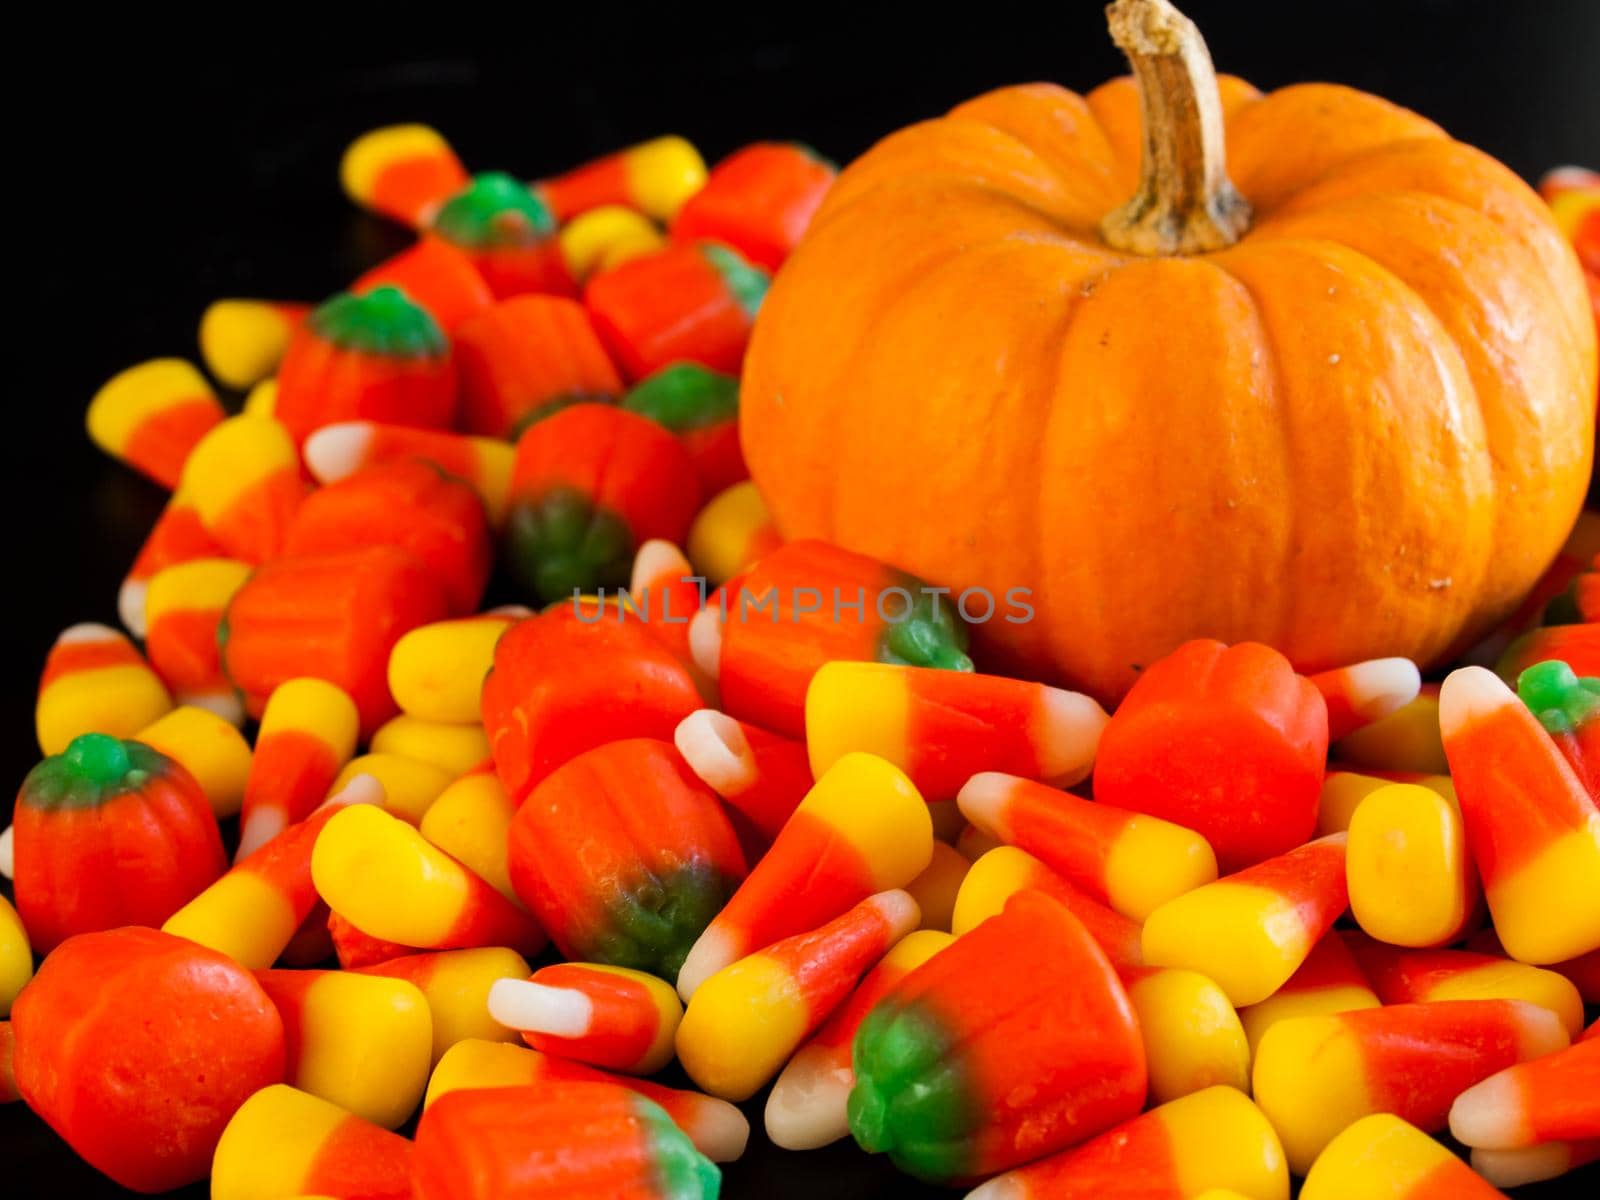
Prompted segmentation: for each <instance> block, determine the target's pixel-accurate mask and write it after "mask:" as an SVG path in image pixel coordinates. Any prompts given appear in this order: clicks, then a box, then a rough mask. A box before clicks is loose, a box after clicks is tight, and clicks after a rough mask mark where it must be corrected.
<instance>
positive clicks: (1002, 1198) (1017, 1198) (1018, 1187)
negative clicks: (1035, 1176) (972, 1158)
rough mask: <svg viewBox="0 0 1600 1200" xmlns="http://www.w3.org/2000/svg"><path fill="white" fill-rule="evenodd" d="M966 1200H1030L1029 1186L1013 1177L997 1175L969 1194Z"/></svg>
mask: <svg viewBox="0 0 1600 1200" xmlns="http://www.w3.org/2000/svg"><path fill="white" fill-rule="evenodd" d="M966 1200H1028V1185H1027V1184H1025V1183H1023V1182H1022V1181H1021V1180H1020V1179H1016V1178H1013V1177H1012V1176H1011V1175H1009V1174H1007V1175H996V1176H995V1177H994V1178H993V1179H991V1180H989V1181H988V1182H987V1183H980V1184H979V1185H978V1186H977V1187H975V1188H973V1189H972V1190H971V1191H970V1192H968V1193H967V1197H966Z"/></svg>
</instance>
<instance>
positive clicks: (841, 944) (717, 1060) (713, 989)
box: [677, 891, 921, 1100]
mask: <svg viewBox="0 0 1600 1200" xmlns="http://www.w3.org/2000/svg"><path fill="white" fill-rule="evenodd" d="M920 916H921V914H920V913H919V912H918V910H917V904H916V901H915V900H913V899H912V898H911V897H910V895H909V894H907V893H906V892H903V891H887V892H881V893H879V894H878V895H876V896H871V897H868V898H867V899H866V900H863V901H862V902H861V903H860V904H857V905H856V906H855V907H854V908H852V909H850V910H849V911H848V912H846V913H844V914H843V915H842V916H839V917H836V918H834V919H833V920H832V921H829V922H828V923H827V924H826V925H823V926H821V927H819V928H817V929H815V930H813V931H812V932H810V933H803V934H797V935H795V936H794V937H789V938H785V939H783V940H782V941H778V942H775V943H773V944H771V945H769V946H767V947H766V948H765V949H763V950H759V951H757V952H756V953H754V954H752V955H750V956H749V957H747V958H743V959H741V960H739V961H738V962H736V963H733V964H731V965H729V966H726V967H724V968H722V969H721V970H720V971H718V972H716V974H714V975H712V976H711V977H710V978H708V979H706V980H704V981H703V982H702V983H701V984H700V985H699V987H697V988H696V989H695V990H694V995H693V998H692V999H691V1000H690V1002H689V1008H688V1010H687V1011H686V1012H685V1013H684V1017H683V1023H682V1024H681V1025H680V1026H679V1027H678V1037H677V1049H678V1060H679V1061H680V1062H681V1063H682V1064H683V1068H684V1070H685V1071H687V1072H688V1073H689V1078H691V1079H693V1080H694V1081H695V1082H696V1083H697V1084H699V1085H700V1086H701V1087H702V1088H704V1089H705V1090H706V1091H707V1092H709V1093H711V1094H712V1095H713V1096H721V1097H723V1098H724V1099H726V1100H745V1099H748V1098H749V1097H750V1096H751V1095H753V1094H754V1093H755V1092H756V1091H757V1089H759V1088H761V1087H762V1086H763V1085H764V1084H766V1083H767V1082H768V1081H769V1080H770V1079H771V1078H772V1077H773V1076H774V1075H776V1074H777V1073H778V1071H779V1070H780V1069H781V1068H782V1066H783V1064H784V1063H785V1062H786V1061H787V1060H788V1058H789V1057H790V1055H792V1054H793V1053H794V1052H795V1051H796V1050H797V1049H799V1047H800V1046H801V1044H802V1043H803V1042H804V1041H805V1039H806V1038H807V1037H809V1036H810V1035H811V1034H812V1033H813V1032H814V1031H815V1030H816V1029H817V1028H818V1027H819V1026H820V1025H821V1024H822V1022H823V1021H825V1020H826V1019H827V1017H828V1015H829V1014H830V1013H831V1012H832V1011H833V1010H834V1009H835V1008H836V1007H838V1005H839V1004H840V1003H841V1002H842V1001H843V1000H844V999H845V997H846V996H848V995H849V994H850V991H851V990H852V989H853V988H854V987H855V985H856V982H857V981H858V980H859V979H860V977H861V975H862V974H863V973H864V972H865V971H867V970H868V969H869V968H870V967H871V966H872V965H873V964H874V963H876V962H877V961H878V960H879V959H880V958H882V957H883V955H884V954H885V953H886V952H887V951H888V950H889V948H890V947H892V946H893V945H894V944H895V942H897V941H899V940H900V939H901V938H902V937H904V936H905V935H906V934H907V933H910V932H911V930H912V929H914V928H915V927H916V924H917V922H918V920H919V919H920Z"/></svg>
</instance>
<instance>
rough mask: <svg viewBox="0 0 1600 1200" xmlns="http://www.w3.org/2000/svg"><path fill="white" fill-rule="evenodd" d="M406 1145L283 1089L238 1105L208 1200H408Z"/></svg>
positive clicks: (259, 1094)
mask: <svg viewBox="0 0 1600 1200" xmlns="http://www.w3.org/2000/svg"><path fill="white" fill-rule="evenodd" d="M410 1171H411V1143H410V1142H408V1141H407V1140H406V1139H405V1138H403V1137H401V1136H399V1135H398V1134H394V1133H390V1132H389V1131H388V1130H387V1129H383V1128H381V1127H380V1126H377V1125H374V1124H372V1123H371V1122H370V1121H364V1120H362V1119H361V1118H360V1117H358V1116H355V1115H354V1114H352V1113H348V1112H346V1111H345V1110H344V1109H342V1108H340V1107H339V1106H338V1105H336V1104H330V1103H328V1101H326V1100H322V1099H319V1098H318V1097H316V1096H313V1095H311V1094H310V1093H308V1092H303V1091H299V1090H297V1089H296V1088H292V1087H288V1086H286V1085H284V1084H276V1085H274V1086H272V1087H266V1088H262V1089H261V1090H260V1091H259V1092H257V1093H256V1094H255V1095H253V1096H251V1097H250V1098H249V1099H248V1100H246V1101H245V1102H244V1103H243V1104H242V1105H240V1106H239V1109H238V1111H237V1112H235V1113H234V1114H233V1116H232V1118H231V1119H230V1120H229V1121H228V1125H227V1128H226V1129H224V1130H223V1131H222V1140H221V1141H219V1142H218V1143H217V1153H216V1157H215V1158H214V1159H213V1160H212V1164H211V1195H212V1197H213V1200H267V1198H268V1197H274V1196H292V1195H305V1196H311V1195H313V1194H324V1193H325V1194H328V1195H333V1196H361V1197H365V1198H366V1200H410V1197H411V1175H410Z"/></svg>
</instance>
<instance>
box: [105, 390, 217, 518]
mask: <svg viewBox="0 0 1600 1200" xmlns="http://www.w3.org/2000/svg"><path fill="white" fill-rule="evenodd" d="M225 415H226V414H225V413H224V412H223V411H222V405H221V404H220V403H218V401H217V397H216V393H214V392H213V391H212V390H211V386H210V385H209V384H208V383H206V381H205V377H204V376H202V375H201V374H200V372H199V371H197V370H195V369H194V367H192V366H190V365H189V364H188V363H187V362H185V361H184V360H183V359H181V358H157V359H152V360H151V361H150V362H146V363H140V364H139V365H138V366H136V367H129V368H128V369H127V370H126V371H123V372H122V373H121V374H119V375H116V376H114V377H113V378H112V379H111V380H109V381H108V382H107V383H106V384H105V385H104V386H103V387H102V388H101V389H100V390H99V391H98V392H96V393H95V396H94V399H93V400H91V401H90V402H89V414H88V426H89V437H90V440H92V441H93V442H94V443H95V445H97V446H99V447H100V449H102V450H104V451H105V452H106V453H107V454H109V455H111V456H112V457H113V458H116V459H119V460H120V461H122V462H125V463H127V464H128V465H129V466H130V467H132V468H134V470H136V471H139V472H140V473H141V474H144V475H147V476H149V477H150V478H151V479H153V480H155V481H156V482H157V483H159V484H161V485H162V486H163V487H167V488H175V487H177V486H178V480H179V478H180V477H181V476H182V474H183V465H184V462H185V461H186V460H187V459H188V457H189V454H190V453H191V452H192V451H193V450H194V448H195V446H196V445H197V444H198V443H199V441H200V439H201V438H202V437H204V436H205V434H206V433H207V432H208V431H209V430H210V429H211V428H212V427H213V426H215V425H216V424H217V423H218V422H219V421H221V420H222V419H223V417H224V416H225Z"/></svg>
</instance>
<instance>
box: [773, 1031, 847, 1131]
mask: <svg viewBox="0 0 1600 1200" xmlns="http://www.w3.org/2000/svg"><path fill="white" fill-rule="evenodd" d="M855 1079H856V1077H855V1072H854V1071H852V1070H851V1069H850V1062H849V1059H845V1060H844V1061H843V1062H840V1061H839V1059H838V1058H837V1057H836V1056H834V1055H832V1054H830V1053H828V1052H827V1051H826V1050H823V1049H821V1048H820V1047H817V1046H806V1047H803V1048H802V1049H801V1050H800V1052H799V1053H797V1054H796V1055H795V1056H794V1057H793V1058H791V1059H790V1060H789V1065H788V1066H786V1067H784V1068H783V1072H782V1074H780V1075H779V1076H778V1078H777V1081H776V1082H775V1083H773V1085H772V1092H771V1094H770V1095H768V1096H767V1109H766V1115H765V1118H764V1120H765V1124H766V1127H767V1136H768V1137H769V1138H771V1139H772V1142H773V1144H774V1145H776V1146H781V1147H782V1148H783V1149H785V1150H816V1149H818V1148H820V1147H822V1146H828V1145H831V1144H833V1143H834V1142H837V1141H838V1140H839V1139H840V1138H842V1137H845V1136H847V1135H848V1134H849V1132H850V1117H849V1102H850V1089H851V1088H852V1087H854V1086H855Z"/></svg>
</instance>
